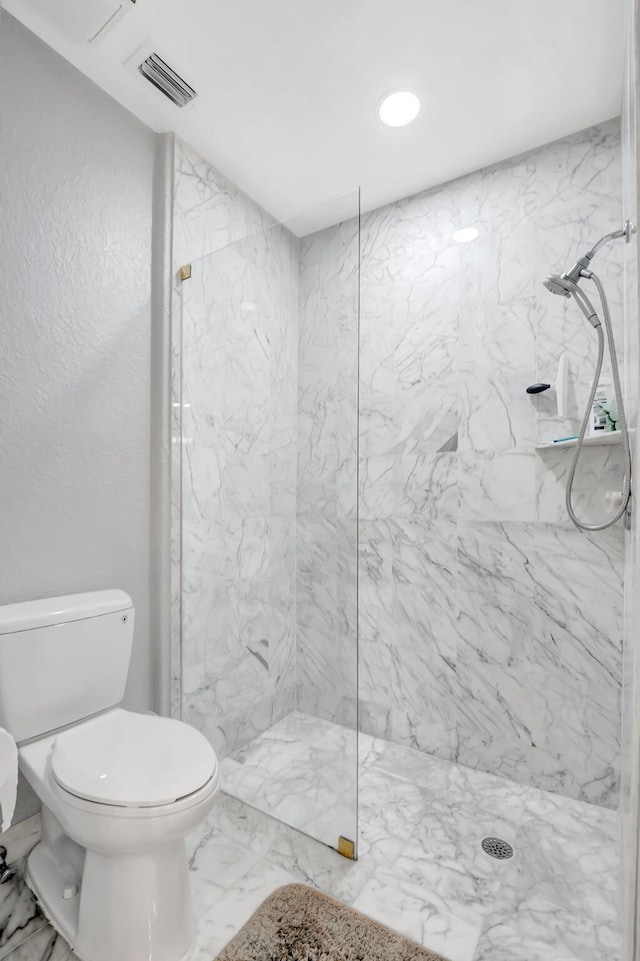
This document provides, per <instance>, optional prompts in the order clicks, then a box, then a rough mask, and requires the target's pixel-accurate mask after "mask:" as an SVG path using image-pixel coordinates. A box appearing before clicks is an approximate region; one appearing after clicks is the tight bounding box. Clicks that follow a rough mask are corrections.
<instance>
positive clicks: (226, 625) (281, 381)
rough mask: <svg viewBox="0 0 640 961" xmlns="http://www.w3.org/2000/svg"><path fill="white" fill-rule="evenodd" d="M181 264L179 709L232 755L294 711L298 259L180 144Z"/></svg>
mask: <svg viewBox="0 0 640 961" xmlns="http://www.w3.org/2000/svg"><path fill="white" fill-rule="evenodd" d="M184 263H191V264H192V277H191V279H190V280H188V281H185V282H184V283H183V284H182V285H181V287H180V288H179V287H178V286H176V297H175V298H174V309H173V328H174V336H173V360H174V363H173V367H174V411H175V412H176V420H175V423H174V428H175V430H174V438H175V441H176V443H174V445H173V449H174V453H175V455H176V456H175V458H174V463H175V465H176V466H175V471H174V485H173V486H174V492H176V497H175V500H174V558H175V565H174V585H175V587H176V590H175V591H174V601H175V603H174V609H175V611H176V612H178V613H177V614H176V615H175V620H179V619H181V622H182V650H181V654H182V657H181V664H180V671H179V670H178V665H177V663H176V662H177V654H178V653H179V648H178V645H176V646H175V650H174V678H175V679H176V681H175V690H174V698H173V700H174V712H175V713H176V714H177V713H181V716H182V717H183V719H184V720H185V721H187V722H189V723H191V724H193V725H194V726H195V727H197V728H198V729H199V730H201V731H203V732H204V733H205V734H206V735H207V737H208V738H209V739H210V741H211V743H212V744H213V746H214V747H215V749H216V751H217V752H218V754H219V756H221V757H224V756H225V755H226V754H228V753H229V752H230V751H233V750H234V749H236V748H237V747H239V746H241V745H242V744H244V743H246V742H247V741H248V740H250V739H251V738H252V737H254V736H255V735H256V734H260V733H261V732H262V731H264V730H265V729H266V728H268V727H269V726H270V725H271V724H273V723H274V722H275V721H277V720H279V719H280V718H281V717H282V716H284V715H286V714H287V713H289V712H290V711H291V710H292V708H293V706H294V701H295V531H296V515H295V500H296V405H297V397H296V390H297V386H296V384H297V381H296V366H297V340H298V333H297V311H298V283H297V277H298V249H297V240H296V238H295V237H294V236H293V235H292V234H291V233H289V232H288V231H287V230H286V229H284V228H283V227H279V226H276V225H274V224H273V221H272V219H271V218H270V217H269V216H268V215H267V214H266V213H265V212H264V211H262V210H261V209H260V208H259V207H258V206H257V205H256V204H255V203H254V202H253V201H251V200H250V199H249V198H247V197H246V196H244V195H243V194H242V193H241V192H240V191H239V190H238V189H237V188H236V187H234V186H233V185H232V184H231V183H230V182H229V181H227V180H226V179H225V178H224V177H222V176H221V175H220V174H219V173H218V171H216V170H215V169H214V168H213V167H211V166H210V165H209V164H208V163H207V162H206V161H204V160H202V158H200V157H199V156H198V155H197V154H195V152H194V151H193V150H192V149H191V148H189V147H188V146H186V145H185V144H182V143H180V142H177V143H176V152H175V196H174V265H175V267H176V269H177V268H178V267H179V266H180V265H182V264H184ZM181 317H182V325H181V326H180V318H181ZM180 480H181V484H177V483H176V481H180ZM176 487H178V491H176ZM180 494H181V496H180ZM180 547H181V551H180ZM180 562H181V569H180ZM174 627H175V624H174ZM175 633H176V631H175V630H174V636H175ZM180 690H181V698H179V696H178V695H179V692H180Z"/></svg>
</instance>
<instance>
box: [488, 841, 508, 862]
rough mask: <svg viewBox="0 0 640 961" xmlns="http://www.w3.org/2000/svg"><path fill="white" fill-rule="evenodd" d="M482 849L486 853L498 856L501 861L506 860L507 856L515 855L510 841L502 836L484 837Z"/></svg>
mask: <svg viewBox="0 0 640 961" xmlns="http://www.w3.org/2000/svg"><path fill="white" fill-rule="evenodd" d="M482 850H483V851H484V852H485V854H488V855H489V856H490V857H492V858H497V859H498V860H499V861H506V860H507V858H512V857H513V848H512V847H511V845H510V844H509V842H508V841H503V840H502V838H483V839H482Z"/></svg>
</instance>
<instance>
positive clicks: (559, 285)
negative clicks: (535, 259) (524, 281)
mask: <svg viewBox="0 0 640 961" xmlns="http://www.w3.org/2000/svg"><path fill="white" fill-rule="evenodd" d="M543 284H544V285H545V287H546V288H547V290H550V291H551V293H552V294H559V296H560V297H570V296H571V288H570V287H569V285H568V283H567V281H566V280H565V279H564V277H561V276H560V275H559V274H547V276H546V277H545V278H544V280H543Z"/></svg>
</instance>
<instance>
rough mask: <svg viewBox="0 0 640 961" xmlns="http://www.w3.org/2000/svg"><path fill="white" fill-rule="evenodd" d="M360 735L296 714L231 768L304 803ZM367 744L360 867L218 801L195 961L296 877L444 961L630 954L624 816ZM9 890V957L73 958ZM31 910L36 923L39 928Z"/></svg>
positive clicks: (599, 959) (200, 897) (192, 855)
mask: <svg viewBox="0 0 640 961" xmlns="http://www.w3.org/2000/svg"><path fill="white" fill-rule="evenodd" d="M352 738H353V733H352V732H350V731H346V729H343V728H339V727H338V726H337V725H332V724H330V723H329V722H327V721H321V720H317V719H315V718H312V717H309V716H305V715H302V714H299V713H295V714H293V715H290V716H289V717H288V718H285V719H284V721H281V722H279V723H278V724H277V725H274V727H273V728H272V729H271V730H270V731H268V732H266V733H265V735H261V736H260V737H259V738H256V741H255V742H252V743H251V744H249V745H247V746H246V747H245V748H243V749H242V752H238V753H239V759H238V760H234V763H235V764H237V765H238V767H240V768H242V769H246V770H247V771H249V770H252V771H253V774H254V775H258V776H259V777H260V776H261V777H262V785H261V784H260V781H259V779H258V780H256V779H255V777H254V778H253V779H252V780H251V782H250V783H251V785H252V789H253V790H254V792H255V796H256V798H257V801H258V802H259V803H260V802H261V797H262V801H264V797H265V796H266V795H265V794H264V792H265V783H264V782H265V777H266V778H267V779H268V782H269V785H270V790H271V791H272V794H273V797H277V798H278V804H283V803H284V802H285V800H287V798H288V794H291V797H292V798H294V799H295V800H291V798H289V801H290V803H292V804H294V803H298V804H299V805H301V806H302V805H303V804H304V791H300V792H296V790H295V784H294V780H295V776H296V773H299V775H300V782H301V783H302V784H305V785H307V787H308V785H309V783H311V782H309V781H308V780H307V777H308V769H309V767H310V766H313V765H314V764H315V765H319V766H320V767H321V768H328V769H330V768H331V756H332V755H333V758H334V761H335V759H336V757H337V758H338V759H339V758H340V752H341V750H344V746H345V745H348V744H350V743H351V741H352ZM359 740H360V743H359V758H360V778H359V791H360V798H359V801H360V823H359V859H358V860H357V861H355V862H354V861H348V860H346V859H344V858H342V857H340V855H338V854H337V853H336V852H335V851H334V850H332V849H331V848H330V847H329V846H327V845H325V844H323V843H320V842H319V841H317V840H315V839H313V838H311V837H309V836H307V835H305V834H303V833H300V832H299V831H297V830H294V829H293V828H291V827H290V826H287V825H285V824H283V823H281V822H280V821H278V820H276V819H275V818H274V817H271V816H269V814H267V813H265V811H264V810H258V808H257V807H254V806H252V804H251V803H245V802H243V801H241V800H238V798H236V797H231V796H229V795H228V794H225V793H221V794H220V795H219V797H218V799H217V801H216V804H215V806H214V808H213V810H212V811H211V813H210V815H209V817H208V818H207V819H206V821H205V822H204V823H203V824H202V825H201V827H200V829H199V830H198V831H197V832H196V833H195V834H193V835H191V836H190V837H189V838H188V839H187V849H188V854H189V859H190V860H189V863H190V869H191V879H192V888H193V901H194V910H195V915H196V925H197V940H196V944H195V946H194V952H193V957H192V959H191V961H212V959H213V958H214V957H215V955H216V954H217V953H218V952H219V951H220V950H221V949H222V947H223V946H224V945H225V944H226V943H227V941H228V940H229V939H230V938H231V937H232V936H233V935H234V934H235V933H236V931H237V930H238V929H239V928H240V927H241V926H242V924H244V922H245V921H246V920H248V918H249V917H250V915H251V914H252V913H253V911H255V909H256V908H257V907H258V906H259V904H260V903H261V902H262V901H263V900H264V898H266V897H267V895H269V894H270V893H271V892H272V891H273V890H275V889H276V888H277V887H279V886H281V885H283V884H291V883H294V882H297V883H303V884H308V885H311V886H312V887H315V888H318V889H319V890H321V891H324V892H326V893H327V894H330V895H332V896H333V897H336V898H338V899H339V900H341V901H343V902H344V903H346V904H352V905H354V906H355V907H356V908H357V909H358V910H360V911H362V912H364V913H365V914H368V915H370V916H371V917H374V918H376V919H378V920H380V921H381V922H383V923H385V924H387V925H389V926H390V927H392V928H394V929H396V930H398V931H401V932H403V933H405V934H407V935H409V936H410V937H412V938H415V939H416V940H418V941H420V942H421V943H423V944H424V945H425V946H428V947H430V948H431V949H432V950H434V951H438V952H440V953H441V954H442V955H443V956H444V957H447V958H449V959H450V961H549V959H550V958H553V961H620V959H621V945H620V935H619V921H618V913H617V912H618V875H619V850H618V842H617V816H616V813H615V812H614V811H611V810H610V809H606V808H600V807H596V806H595V805H590V804H585V803H584V802H581V801H575V800H572V799H570V798H566V797H561V796H559V795H554V794H548V793H546V792H544V791H541V790H538V789H536V788H531V787H527V786H525V785H522V784H518V783H515V782H512V781H509V780H507V779H505V778H501V777H496V776H494V775H491V774H486V773H483V772H480V771H475V770H471V769H468V768H464V767H461V766H459V765H455V764H451V763H449V762H447V761H442V760H439V759H437V758H433V757H429V756H428V755H425V754H422V753H420V752H419V751H415V750H412V749H410V748H405V747H400V746H398V745H395V744H391V743H389V742H386V741H383V740H381V739H379V738H373V737H369V736H367V735H361V736H360V739H359ZM274 745H279V746H280V748H281V750H282V751H283V752H285V754H286V756H287V758H288V761H287V762H286V763H284V764H283V763H281V761H282V758H281V757H278V756H277V752H274ZM287 752H288V753H287ZM294 757H295V758H296V760H295V761H294V760H293V758H294ZM232 760H233V759H232ZM270 761H272V762H273V763H270ZM263 765H264V766H263ZM322 773H323V772H321V774H322ZM324 773H325V774H326V776H325V777H324V780H322V778H321V779H320V781H319V782H314V783H315V785H316V788H317V784H318V783H320V784H322V785H324V788H323V789H324V790H325V794H323V795H322V796H323V798H324V799H325V803H326V804H327V805H328V807H329V808H330V811H331V812H333V813H334V814H335V811H336V810H337V809H338V805H339V801H340V790H341V787H340V784H339V781H338V780H336V779H334V780H333V781H332V780H331V777H330V776H329V775H330V774H331V771H330V770H329V772H328V773H327V772H324ZM292 779H293V780H292ZM245 787H246V784H245ZM331 789H332V790H333V792H334V795H335V797H334V798H333V806H331V805H330V804H329V797H330V791H331ZM260 791H262V792H263V793H262V795H260ZM320 793H321V792H320ZM312 802H313V798H312V799H311V807H313V803H312ZM278 804H275V805H274V807H273V810H274V811H276V812H277V808H278ZM301 810H302V807H301ZM281 811H282V808H281ZM289 813H290V812H289ZM316 820H319V817H318V818H317V819H316ZM327 823H328V824H329V823H330V818H329V821H328V822H327ZM486 834H497V835H499V836H501V837H504V838H505V839H506V840H509V841H510V842H511V843H512V844H513V846H514V849H515V855H514V857H513V859H512V860H509V861H496V860H495V859H493V858H490V857H489V856H488V855H486V854H485V853H484V852H483V851H482V849H481V847H480V841H481V839H482V837H483V836H485V835H486ZM11 888H12V890H13V893H11V892H10V891H8V890H7V891H6V892H3V891H2V887H1V886H0V931H1V932H2V934H1V935H0V959H2V961H5V959H6V961H70V959H71V958H72V957H73V956H72V954H71V953H70V949H69V948H68V946H66V945H65V944H64V942H63V941H62V939H61V938H59V937H56V936H55V934H54V933H53V932H52V930H51V929H50V928H49V926H48V925H46V923H45V922H44V920H43V919H42V918H41V917H40V916H39V914H38V912H37V909H35V906H34V905H33V902H32V901H30V895H29V894H28V892H26V895H25V890H26V889H25V888H24V885H22V887H19V886H18V885H16V886H11ZM33 917H37V919H38V920H37V923H38V924H39V925H40V926H39V927H36V928H33V927H31V928H30V927H29V924H31V923H33V922H32V920H31V919H32V918H33ZM17 932H22V933H21V934H19V935H18V934H17ZM32 932H33V933H32ZM25 935H30V936H27V937H26V939H25V938H24V936H25ZM2 939H4V940H2ZM18 939H19V940H20V941H21V943H19V944H18ZM16 944H17V945H18V946H17V947H14V945H16Z"/></svg>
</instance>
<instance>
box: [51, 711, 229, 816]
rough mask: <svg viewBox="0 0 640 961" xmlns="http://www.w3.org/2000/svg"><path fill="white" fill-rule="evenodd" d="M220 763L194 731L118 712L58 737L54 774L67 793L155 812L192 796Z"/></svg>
mask: <svg viewBox="0 0 640 961" xmlns="http://www.w3.org/2000/svg"><path fill="white" fill-rule="evenodd" d="M217 769H218V761H217V758H216V755H215V752H214V750H213V748H212V747H211V745H210V744H209V742H208V741H207V739H206V738H205V737H204V736H203V735H202V734H200V733H199V731H196V730H195V728H192V727H190V726H189V725H188V724H183V723H182V722H181V721H176V720H173V719H171V718H166V717H158V716H156V715H150V714H135V713H133V712H131V711H124V710H122V709H120V708H116V709H115V710H112V711H108V712H107V713H105V714H101V715H99V716H98V717H94V718H91V719H90V720H88V721H84V722H82V723H81V724H77V725H75V726H74V727H73V728H70V729H68V730H66V731H63V732H62V733H61V734H59V735H58V736H57V737H56V739H55V742H54V745H53V750H52V754H51V772H52V774H53V777H54V779H55V781H56V782H57V784H58V785H59V786H60V787H61V788H62V789H63V790H64V791H66V792H67V793H68V794H71V795H74V796H75V797H77V798H82V799H83V800H86V801H93V802H97V803H99V804H109V805H113V806H119V807H133V808H141V807H157V806H161V805H167V804H174V803H175V802H176V801H177V800H179V799H180V798H183V797H185V796H187V795H189V794H193V793H194V792H196V791H198V790H199V789H200V788H202V787H203V786H204V785H205V784H207V782H209V781H210V780H211V779H212V778H213V777H214V776H215V775H216V774H217Z"/></svg>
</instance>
